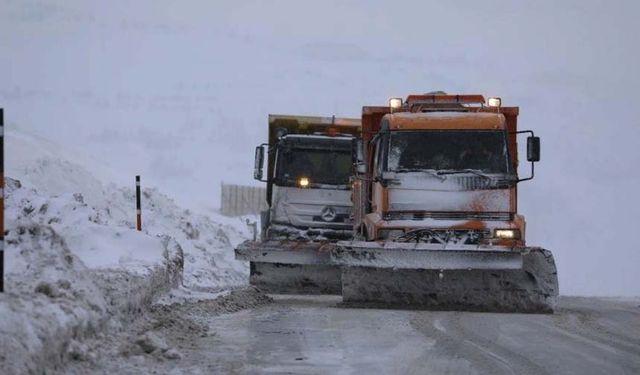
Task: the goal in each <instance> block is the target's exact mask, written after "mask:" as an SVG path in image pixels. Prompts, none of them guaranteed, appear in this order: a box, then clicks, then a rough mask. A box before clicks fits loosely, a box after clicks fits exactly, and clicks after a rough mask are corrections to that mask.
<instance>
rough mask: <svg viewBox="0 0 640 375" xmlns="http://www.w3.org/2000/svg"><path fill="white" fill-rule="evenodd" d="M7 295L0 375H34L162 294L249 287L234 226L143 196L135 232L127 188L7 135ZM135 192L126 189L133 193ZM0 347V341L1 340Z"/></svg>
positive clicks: (53, 150) (77, 161) (238, 227)
mask: <svg viewBox="0 0 640 375" xmlns="http://www.w3.org/2000/svg"><path fill="white" fill-rule="evenodd" d="M6 138H7V139H6V143H7V146H8V147H7V153H8V154H9V155H8V156H9V157H8V159H9V160H10V161H13V162H12V163H10V164H9V165H8V171H7V176H8V177H7V179H6V189H5V206H6V223H7V224H6V231H7V232H6V251H5V258H6V261H5V268H6V273H7V275H6V283H5V285H6V290H7V293H5V294H3V295H0V311H2V316H3V319H2V321H0V334H1V335H2V337H3V340H2V344H0V346H1V347H0V353H2V354H0V370H1V371H0V372H2V373H23V372H32V373H33V372H41V371H42V370H43V369H45V368H48V369H51V368H57V367H59V366H60V365H61V364H62V363H64V362H65V361H66V360H67V359H69V358H76V359H89V360H90V358H83V356H84V354H83V353H84V351H83V350H82V340H83V339H84V338H86V337H88V336H95V335H100V332H101V331H102V330H103V329H105V328H106V327H111V328H116V329H117V328H119V327H121V326H122V322H124V321H127V320H130V319H131V317H132V316H133V315H135V314H138V313H139V312H140V311H142V310H143V309H144V308H145V307H146V306H148V305H149V304H150V303H151V302H152V301H153V300H154V299H156V298H157V297H158V296H159V295H160V294H161V293H163V292H166V291H167V290H169V289H170V288H174V287H178V286H182V287H187V288H195V289H204V290H224V289H229V288H233V287H236V286H239V285H242V284H244V283H246V280H247V266H246V265H245V264H242V263H239V262H237V261H235V260H234V259H233V244H234V243H236V242H238V241H240V240H242V239H243V238H244V236H246V235H247V232H248V231H247V230H246V229H245V228H244V227H243V224H242V222H241V221H240V220H232V219H228V218H221V217H218V219H220V220H218V221H213V220H212V219H211V218H209V217H208V216H205V215H202V214H198V213H194V212H192V211H189V210H185V209H182V208H180V207H179V206H177V205H176V204H175V203H174V202H173V200H171V199H170V198H169V197H167V196H166V195H164V194H162V193H160V192H159V191H158V190H157V189H155V188H145V189H143V198H142V202H143V205H142V210H143V231H142V232H138V231H136V230H135V222H134V220H135V196H134V189H133V186H132V187H131V188H125V187H122V186H118V185H117V184H115V183H112V182H110V180H109V176H110V175H109V173H110V172H109V171H108V170H107V169H105V168H102V167H100V165H99V164H98V163H96V162H94V161H90V160H88V159H86V158H82V157H78V156H77V155H73V154H71V153H70V152H67V151H61V148H60V147H56V145H54V144H51V143H49V142H47V141H46V140H42V139H38V138H37V137H34V136H30V135H28V134H24V133H18V132H11V131H9V132H7V134H6ZM132 185H133V184H132ZM5 338H6V339H5Z"/></svg>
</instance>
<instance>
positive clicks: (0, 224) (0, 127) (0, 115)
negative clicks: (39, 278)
mask: <svg viewBox="0 0 640 375" xmlns="http://www.w3.org/2000/svg"><path fill="white" fill-rule="evenodd" d="M0 179H1V181H0V293H2V292H4V110H3V109H2V108H0Z"/></svg>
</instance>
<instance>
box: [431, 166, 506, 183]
mask: <svg viewBox="0 0 640 375" xmlns="http://www.w3.org/2000/svg"><path fill="white" fill-rule="evenodd" d="M436 173H437V174H438V175H447V174H461V173H471V174H474V175H476V176H480V177H484V178H486V179H489V180H493V177H491V176H489V175H487V174H484V173H482V172H480V171H478V170H475V169H468V168H467V169H445V170H439V171H437V172H436Z"/></svg>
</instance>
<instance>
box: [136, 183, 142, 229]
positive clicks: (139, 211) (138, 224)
mask: <svg viewBox="0 0 640 375" xmlns="http://www.w3.org/2000/svg"><path fill="white" fill-rule="evenodd" d="M136 229H137V230H139V231H141V230H142V209H141V207H140V176H136Z"/></svg>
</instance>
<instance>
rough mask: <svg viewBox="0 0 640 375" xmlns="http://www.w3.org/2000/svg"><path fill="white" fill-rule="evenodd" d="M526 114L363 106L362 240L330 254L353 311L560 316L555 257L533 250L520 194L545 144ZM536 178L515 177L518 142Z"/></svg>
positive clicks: (358, 188)
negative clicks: (523, 119) (523, 127)
mask: <svg viewBox="0 0 640 375" xmlns="http://www.w3.org/2000/svg"><path fill="white" fill-rule="evenodd" d="M518 112H519V108H518V107H503V106H502V105H501V100H500V99H499V98H489V99H488V100H487V101H485V98H484V97H483V96H482V95H447V94H445V93H442V92H438V93H431V94H426V95H410V96H409V97H407V99H406V100H403V99H401V98H394V99H391V100H390V101H389V105H388V106H365V107H363V110H362V119H361V126H362V128H361V129H362V136H361V138H359V139H357V140H354V142H353V147H352V154H353V155H352V158H353V161H354V170H355V172H354V177H353V178H352V180H353V184H352V201H353V216H354V218H353V225H354V238H353V239H350V240H344V241H339V242H337V244H336V245H335V246H334V247H333V248H332V250H331V262H332V264H335V265H339V266H341V270H342V296H343V301H344V303H345V304H352V305H356V306H357V305H363V304H364V305H374V306H376V305H400V306H402V305H404V306H408V307H427V308H432V309H455V310H478V311H510V312H552V311H553V309H554V306H555V302H556V299H557V296H558V279H557V272H556V266H555V263H554V259H553V255H552V254H551V252H550V251H548V250H545V249H542V248H539V247H529V246H527V245H526V242H525V233H526V231H525V220H524V217H523V216H522V215H520V214H519V213H518V201H517V192H518V191H517V186H518V183H519V182H522V181H526V180H530V179H532V178H533V174H534V163H535V162H537V161H539V159H540V139H539V138H538V137H536V136H534V134H533V132H532V131H518V130H517V119H518ZM521 133H528V134H529V136H528V137H527V138H526V144H527V160H528V161H529V162H531V169H530V172H529V173H528V176H527V177H525V178H520V177H519V176H518V148H517V138H518V136H519V135H520V134H521Z"/></svg>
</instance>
